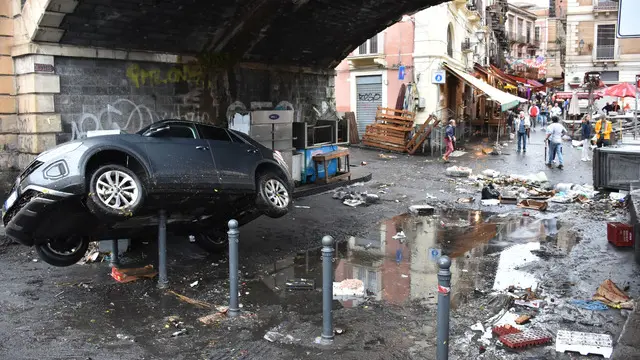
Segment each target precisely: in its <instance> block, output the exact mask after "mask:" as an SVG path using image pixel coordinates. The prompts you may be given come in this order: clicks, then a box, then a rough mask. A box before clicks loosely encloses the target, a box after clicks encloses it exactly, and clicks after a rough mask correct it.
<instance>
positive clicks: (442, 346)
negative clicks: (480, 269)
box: [436, 256, 451, 360]
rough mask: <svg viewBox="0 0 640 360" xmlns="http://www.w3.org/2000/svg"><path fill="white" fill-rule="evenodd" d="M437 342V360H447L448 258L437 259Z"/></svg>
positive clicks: (449, 298)
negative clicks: (438, 269)
mask: <svg viewBox="0 0 640 360" xmlns="http://www.w3.org/2000/svg"><path fill="white" fill-rule="evenodd" d="M438 266H439V267H440V271H438V322H437V327H438V340H437V341H438V342H437V350H436V359H437V360H447V359H449V311H450V305H451V296H450V293H451V271H449V268H451V260H450V259H449V257H448V256H442V257H440V258H439V259H438Z"/></svg>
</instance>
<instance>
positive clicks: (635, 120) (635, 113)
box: [633, 75, 640, 140]
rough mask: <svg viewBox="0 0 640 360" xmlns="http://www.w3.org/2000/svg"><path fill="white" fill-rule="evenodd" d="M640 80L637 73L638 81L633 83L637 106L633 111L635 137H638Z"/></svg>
mask: <svg viewBox="0 0 640 360" xmlns="http://www.w3.org/2000/svg"><path fill="white" fill-rule="evenodd" d="M639 80H640V76H639V75H636V83H635V84H633V88H634V89H635V90H636V96H635V98H636V108H635V110H634V111H633V139H634V140H636V139H638V82H639Z"/></svg>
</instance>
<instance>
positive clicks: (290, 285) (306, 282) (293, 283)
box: [285, 279, 316, 290]
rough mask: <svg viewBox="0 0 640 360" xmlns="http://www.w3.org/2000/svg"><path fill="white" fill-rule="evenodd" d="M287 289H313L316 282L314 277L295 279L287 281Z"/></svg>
mask: <svg viewBox="0 0 640 360" xmlns="http://www.w3.org/2000/svg"><path fill="white" fill-rule="evenodd" d="M285 286H286V287H287V290H313V289H315V288H316V282H315V281H314V280H312V279H293V280H287V281H286V282H285Z"/></svg>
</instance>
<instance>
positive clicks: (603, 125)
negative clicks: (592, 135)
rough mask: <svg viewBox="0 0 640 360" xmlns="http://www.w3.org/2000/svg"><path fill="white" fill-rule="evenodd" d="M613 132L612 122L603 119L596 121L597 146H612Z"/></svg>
mask: <svg viewBox="0 0 640 360" xmlns="http://www.w3.org/2000/svg"><path fill="white" fill-rule="evenodd" d="M612 131H613V128H612V125H611V121H609V120H607V119H606V118H605V117H601V118H600V119H598V121H596V135H597V136H598V137H597V140H596V144H597V145H598V147H599V148H601V147H603V146H609V145H611V132H612Z"/></svg>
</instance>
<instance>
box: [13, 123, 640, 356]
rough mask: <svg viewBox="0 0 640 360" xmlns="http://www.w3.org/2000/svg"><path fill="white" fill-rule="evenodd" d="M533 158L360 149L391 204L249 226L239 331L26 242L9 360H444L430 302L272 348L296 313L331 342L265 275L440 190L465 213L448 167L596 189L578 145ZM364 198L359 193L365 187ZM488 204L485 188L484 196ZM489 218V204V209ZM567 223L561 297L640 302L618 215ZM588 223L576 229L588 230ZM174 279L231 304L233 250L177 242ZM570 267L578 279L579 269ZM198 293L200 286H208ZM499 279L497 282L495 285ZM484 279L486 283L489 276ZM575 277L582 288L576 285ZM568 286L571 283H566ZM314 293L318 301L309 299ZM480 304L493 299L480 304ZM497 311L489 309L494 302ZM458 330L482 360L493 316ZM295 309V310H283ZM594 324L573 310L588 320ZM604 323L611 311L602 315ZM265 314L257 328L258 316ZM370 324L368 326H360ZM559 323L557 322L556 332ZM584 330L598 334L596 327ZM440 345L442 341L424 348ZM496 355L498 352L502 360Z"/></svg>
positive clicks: (549, 268) (557, 266) (304, 305)
mask: <svg viewBox="0 0 640 360" xmlns="http://www.w3.org/2000/svg"><path fill="white" fill-rule="evenodd" d="M532 139H533V140H532V142H531V143H530V144H529V145H528V148H527V150H528V151H527V153H526V154H525V155H522V154H515V151H514V145H513V144H511V145H510V146H508V147H507V148H506V149H504V150H503V155H500V156H488V155H482V154H481V152H480V151H479V149H480V147H481V146H479V147H477V148H474V147H471V146H469V147H468V149H467V151H468V153H467V154H466V155H465V156H463V157H460V158H456V163H453V164H449V165H445V164H442V163H440V162H438V161H437V160H436V159H434V158H431V157H421V156H407V155H402V154H397V158H395V159H388V160H385V159H381V158H379V157H378V153H379V152H377V151H372V150H362V149H355V148H354V149H352V152H351V154H352V155H351V159H352V163H353V164H359V163H360V161H366V162H367V165H366V166H363V168H364V169H359V170H365V169H366V171H369V172H372V173H373V180H372V181H371V182H370V183H367V184H365V185H364V186H363V187H362V188H364V189H366V190H368V191H370V192H378V191H379V190H380V188H381V185H383V184H386V185H388V186H386V187H384V191H385V193H384V194H382V193H381V197H382V202H381V203H380V204H376V205H372V206H369V207H358V208H350V207H347V206H344V205H342V204H341V203H340V202H339V201H338V200H334V199H332V198H331V195H330V194H320V195H314V196H310V197H307V198H303V199H300V200H299V201H297V202H296V203H295V205H297V206H303V207H306V206H308V207H309V208H295V209H294V211H293V212H292V213H291V214H289V215H288V216H286V217H284V218H281V219H276V220H274V219H268V218H260V219H258V220H256V221H254V222H253V223H251V224H248V225H246V226H244V227H243V228H241V235H240V236H241V240H240V254H241V264H242V265H243V266H244V268H243V269H242V271H243V274H242V280H243V283H244V285H243V287H242V290H241V291H242V296H241V302H243V303H246V304H247V306H246V309H245V310H247V311H250V312H252V313H255V314H257V316H256V317H255V318H249V319H247V320H243V321H244V322H243V321H239V322H236V323H233V324H227V323H224V322H223V323H221V324H218V325H214V326H203V325H201V324H199V323H198V321H197V318H198V317H199V316H203V315H206V314H208V313H210V312H211V310H210V309H201V308H197V307H194V306H193V305H191V304H185V303H184V302H180V301H179V300H177V299H176V298H175V296H172V295H167V294H166V292H164V291H159V290H157V289H156V288H155V286H154V285H155V284H154V282H153V281H139V282H134V283H130V284H118V283H115V282H114V281H113V279H111V278H110V276H109V275H108V272H109V268H108V266H107V264H106V263H100V264H90V265H76V266H73V267H69V268H55V267H51V266H48V265H47V264H45V263H42V262H40V261H38V262H34V261H33V259H35V258H36V255H35V253H34V252H32V251H30V250H31V249H28V248H25V247H21V246H7V247H2V248H0V283H1V286H0V289H1V290H0V358H2V359H73V358H79V359H88V358H91V359H228V358H237V359H241V358H242V359H281V358H323V357H326V356H328V355H330V354H339V355H340V356H341V358H345V359H365V358H366V359H378V358H379V359H405V358H419V359H431V358H434V356H432V354H434V352H433V342H432V340H431V339H433V337H434V336H433V335H434V333H433V331H434V328H433V326H434V324H435V321H434V307H433V306H432V305H429V304H420V302H418V304H416V303H415V302H410V303H409V304H403V305H405V306H399V305H392V304H391V305H387V304H386V303H385V302H384V301H382V302H381V303H377V302H374V303H371V304H369V305H367V307H366V308H342V309H340V310H339V311H337V313H336V318H337V320H336V321H337V322H338V324H341V323H342V324H344V326H347V327H348V328H350V330H351V331H348V332H347V334H346V335H345V336H344V337H342V338H337V344H336V346H335V348H333V349H329V350H327V349H322V348H319V347H317V346H313V345H309V344H307V345H305V346H290V345H279V344H272V343H268V342H266V341H265V340H262V339H261V338H262V335H263V334H264V333H265V331H266V330H268V329H270V328H271V327H273V326H275V325H277V324H280V323H281V322H282V320H283V316H284V318H286V319H287V320H288V321H289V322H290V323H294V324H298V325H297V326H296V327H295V328H296V329H295V330H291V331H298V332H299V333H298V335H299V336H300V337H303V338H305V337H312V336H314V334H315V335H316V336H317V335H319V330H320V326H319V322H318V321H319V318H318V309H319V307H318V301H317V300H318V297H319V296H318V295H316V296H314V295H313V293H311V294H308V295H304V294H303V295H295V296H293V297H291V298H289V297H285V298H284V300H283V298H282V297H278V296H276V295H274V294H273V293H272V292H271V291H269V289H266V288H264V286H263V285H261V284H262V283H264V281H262V282H261V281H258V280H256V279H260V278H261V274H263V273H264V272H265V271H264V270H265V269H267V268H270V267H271V266H273V264H274V263H276V264H277V261H278V260H281V259H285V258H287V257H288V256H290V255H291V254H294V253H295V252H297V251H301V250H305V249H309V248H314V247H317V246H318V244H319V242H320V239H321V238H322V236H323V235H326V234H329V235H332V236H333V237H334V238H336V239H337V240H339V241H345V240H347V239H348V238H350V237H352V236H353V237H360V238H361V237H370V236H372V234H373V233H375V232H376V231H378V225H377V223H378V222H380V221H381V220H384V219H389V218H391V217H394V216H396V215H399V214H402V213H404V212H406V209H407V207H408V206H409V205H411V204H422V203H425V200H426V197H427V194H430V195H432V196H435V197H436V198H437V200H430V203H432V204H435V205H436V206H438V207H442V208H449V207H453V206H454V205H453V201H455V200H456V199H457V198H459V197H462V196H468V195H466V194H465V195H463V194H460V193H458V192H457V191H456V188H459V185H457V184H456V183H454V182H453V181H452V180H451V179H449V178H446V177H445V176H444V175H443V173H444V169H445V168H446V167H447V166H451V165H464V166H469V167H471V168H472V169H473V170H474V173H478V172H480V171H482V170H484V169H494V170H497V171H500V172H503V173H515V174H530V173H536V172H539V171H544V172H545V174H546V175H547V177H548V178H549V180H550V181H551V183H552V184H554V183H558V182H574V183H576V182H577V183H591V169H590V166H591V163H583V162H580V161H579V159H580V153H579V151H578V150H575V149H571V148H570V147H568V146H566V145H565V149H564V155H565V169H564V170H557V169H547V168H546V167H545V166H544V162H543V159H542V158H543V153H544V145H543V141H542V139H543V135H542V134H541V133H540V132H536V133H533V134H532ZM358 190H359V189H358ZM474 191H475V192H476V195H475V196H476V197H477V198H479V190H478V189H474ZM455 206H456V207H462V208H470V209H480V205H479V204H477V203H474V204H465V205H460V204H456V205H455ZM483 210H484V209H483ZM513 210H514V207H497V208H495V209H491V211H494V212H505V211H513ZM551 211H557V212H559V213H562V214H561V215H560V217H561V219H562V221H564V223H565V224H567V225H566V226H567V227H569V228H572V229H573V231H576V232H577V233H578V234H579V237H580V239H581V240H580V242H579V244H578V245H577V246H575V248H574V250H573V251H572V252H571V255H570V256H566V254H565V255H562V256H558V257H557V258H552V259H551V261H545V262H542V263H540V264H537V265H533V266H532V267H531V269H530V271H531V272H532V273H539V274H543V275H544V274H546V275H545V278H544V279H545V280H544V283H545V286H548V287H549V290H548V292H549V293H550V294H552V295H553V296H554V297H556V296H557V297H566V296H584V297H589V296H590V295H591V293H592V292H593V291H594V290H595V288H597V285H598V284H599V283H600V282H601V281H602V280H604V278H607V277H611V278H612V279H613V280H614V281H616V282H617V283H629V284H630V285H631V288H630V293H631V294H632V295H634V296H638V294H639V289H640V285H639V284H638V283H637V281H636V280H635V279H637V278H638V277H637V275H638V268H637V266H636V265H635V264H633V262H632V261H631V258H632V256H631V255H630V252H621V251H616V252H613V253H612V249H611V247H610V246H609V245H607V244H606V242H603V241H602V239H603V236H604V234H605V232H606V231H605V230H604V228H603V224H604V221H605V220H608V219H609V218H612V217H614V216H615V211H611V212H610V213H604V212H603V213H601V214H593V213H590V212H589V211H588V210H578V209H576V208H575V206H572V205H568V206H565V205H561V206H555V210H554V207H552V209H551ZM574 228H575V229H574ZM154 250H155V249H154V246H153V244H149V245H140V246H138V249H137V250H134V251H132V255H131V256H130V257H129V261H131V262H132V263H138V264H141V265H143V264H147V263H154V262H155V257H156V256H155V255H154ZM169 259H170V263H169V276H170V281H171V290H174V291H176V292H178V293H181V294H185V295H187V296H190V297H192V298H195V299H198V300H201V301H206V302H207V303H210V304H214V305H217V304H225V303H226V297H227V295H228V294H227V291H226V290H225V289H226V284H225V278H226V276H227V271H226V266H227V263H226V261H225V257H224V255H208V254H205V253H203V252H202V251H200V250H199V249H198V248H197V247H196V246H195V245H194V244H190V243H188V241H186V240H185V239H177V238H173V239H172V244H171V246H170V257H169ZM480 259H489V261H486V263H485V261H483V260H480V262H481V263H482V265H481V266H482V267H483V268H490V269H492V268H495V259H494V260H490V258H489V257H481V258H480ZM568 269H571V271H569V272H568ZM196 280H197V281H198V285H196V286H194V287H191V286H190V284H192V283H193V282H194V281H196ZM486 280H487V279H485V282H486ZM480 283H482V282H480ZM567 283H571V284H577V285H570V286H569V285H566V284H567ZM561 284H564V285H561ZM305 296H306V297H308V298H305ZM289 299H290V300H291V301H288V300H289ZM468 301H469V302H470V304H471V305H473V306H472V307H475V308H476V309H477V308H480V307H481V306H483V302H485V301H488V300H487V299H486V298H483V297H480V298H478V299H473V298H471V299H469V300H468ZM484 305H486V304H484ZM459 311H460V312H461V313H460V314H456V315H455V317H454V320H453V323H452V334H453V337H454V338H453V339H452V344H454V345H452V347H455V348H454V349H452V354H453V356H452V357H454V356H455V357H454V358H460V359H465V358H470V357H476V356H477V354H478V349H477V347H474V346H472V345H470V342H469V341H468V340H464V339H466V337H467V335H468V334H466V332H468V327H469V326H470V325H472V324H473V323H475V322H476V321H477V320H480V317H481V316H484V315H485V314H481V313H478V312H474V311H473V310H469V309H465V308H464V307H461V308H460V309H459ZM283 314H285V315H286V316H285V315H283ZM587 315H589V316H591V314H584V313H580V312H573V313H572V316H573V319H574V323H575V322H577V320H576V318H579V317H581V316H587ZM170 316H179V317H180V320H179V321H182V322H183V325H181V327H185V328H187V330H188V332H187V334H186V335H181V336H178V337H171V334H172V333H173V332H175V331H176V329H177V328H176V327H175V326H174V325H173V323H172V322H171V321H169V319H167V317H170ZM545 316H546V318H545V319H548V323H549V330H550V331H552V330H553V329H554V328H553V326H556V325H553V324H557V323H561V324H562V323H563V321H562V319H561V318H562V317H566V313H562V312H559V313H556V314H555V315H554V314H547V315H545ZM598 316H600V315H598ZM256 319H257V320H256ZM596 320H597V321H596V322H595V323H596V324H595V325H594V324H593V323H594V322H593V321H592V322H591V323H589V322H588V321H587V322H585V324H574V323H571V321H569V322H567V321H565V323H567V324H568V325H567V326H574V325H575V326H576V327H584V328H586V329H588V328H592V329H601V328H602V329H606V330H607V331H610V332H611V333H612V334H613V335H616V334H619V332H620V330H621V327H622V323H623V322H624V318H623V317H622V316H617V315H616V316H614V315H611V316H610V317H607V316H604V317H602V319H600V318H598V319H596ZM358 323H360V324H363V326H362V327H358V326H357V325H356V324H358ZM552 325H553V326H552ZM583 331H584V329H583ZM424 339H428V340H424ZM535 354H536V355H538V356H543V357H540V358H549V359H552V358H568V357H561V356H559V355H557V354H556V353H555V351H553V350H552V349H550V348H549V347H546V348H543V350H540V351H538V352H535ZM530 355H531V354H524V355H518V354H515V355H514V354H511V353H501V352H500V351H499V350H496V351H491V349H490V351H487V352H486V353H485V355H484V358H488V359H491V358H496V359H502V358H526V356H530ZM492 356H493V357H492Z"/></svg>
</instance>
